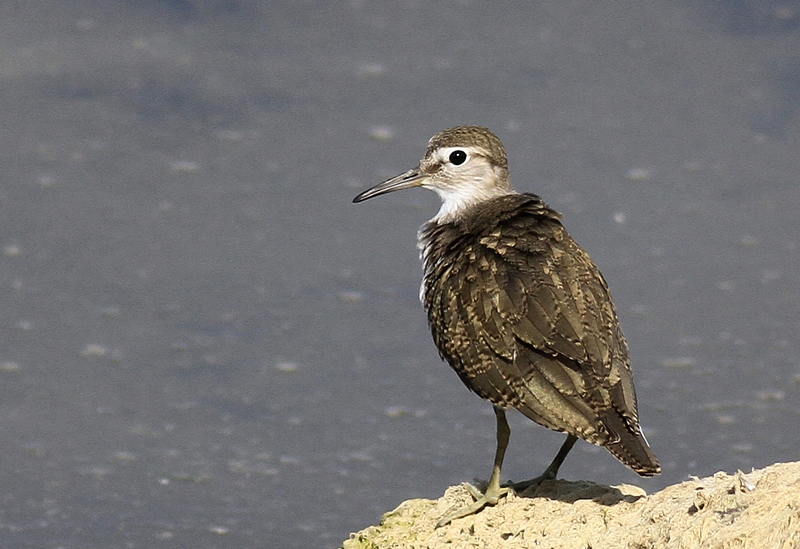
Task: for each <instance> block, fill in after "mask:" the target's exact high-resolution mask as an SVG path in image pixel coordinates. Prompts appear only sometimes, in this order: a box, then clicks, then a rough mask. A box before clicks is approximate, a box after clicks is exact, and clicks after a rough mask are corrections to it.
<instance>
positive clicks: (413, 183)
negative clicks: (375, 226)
mask: <svg viewBox="0 0 800 549" xmlns="http://www.w3.org/2000/svg"><path fill="white" fill-rule="evenodd" d="M424 180H425V175H423V173H422V172H421V171H420V169H419V168H414V169H413V170H408V171H407V172H405V173H401V174H400V175H396V176H394V177H393V178H391V179H387V180H386V181H384V182H383V183H379V184H377V185H375V186H374V187H372V188H371V189H367V190H366V191H364V192H363V193H361V194H360V195H358V196H357V197H355V198H354V199H353V202H363V201H364V200H367V199H370V198H373V197H375V196H378V195H381V194H386V193H392V192H394V191H401V190H403V189H410V188H411V187H419V186H420V185H422V183H423V181H424Z"/></svg>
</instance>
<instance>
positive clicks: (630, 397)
mask: <svg viewBox="0 0 800 549" xmlns="http://www.w3.org/2000/svg"><path fill="white" fill-rule="evenodd" d="M413 187H422V188H425V189H429V190H432V191H434V192H436V193H437V194H438V195H439V197H440V198H441V201H442V205H441V208H440V209H439V211H438V213H437V214H436V215H435V216H434V217H433V218H432V219H431V220H430V221H428V222H427V223H425V224H423V225H422V227H421V228H420V230H419V233H418V247H419V251H420V259H421V261H422V264H423V279H422V285H421V289H420V299H421V301H422V304H423V306H424V309H425V311H426V313H427V317H428V323H429V325H430V329H431V333H432V336H433V340H434V343H435V345H436V347H437V349H438V351H439V355H440V357H441V358H442V360H444V361H446V362H447V363H448V364H449V365H450V366H451V367H452V369H453V370H455V372H456V374H457V375H458V377H459V378H460V379H461V381H462V382H463V383H464V384H465V385H466V386H467V387H468V388H469V389H470V390H471V391H472V392H474V393H476V394H477V395H478V396H480V397H482V398H484V399H486V400H488V401H489V402H491V403H492V406H493V410H494V413H495V419H496V428H497V446H496V450H495V457H494V462H493V466H492V474H491V477H490V479H489V482H488V485H487V487H486V489H485V491H483V492H481V491H480V490H478V489H477V488H475V487H474V486H472V485H467V489H468V490H469V492H470V493H471V495H472V497H473V499H474V502H473V503H472V504H471V505H468V506H465V507H462V508H458V509H455V510H453V511H452V512H450V513H448V514H447V515H445V516H444V517H442V519H441V520H440V521H439V522H438V524H437V525H436V526H437V527H441V526H444V525H446V524H448V523H450V522H452V521H454V520H456V519H460V518H463V517H466V516H469V515H473V514H475V513H477V512H479V511H480V510H482V509H483V508H484V507H486V506H492V505H495V504H497V503H498V501H499V500H500V499H501V498H502V497H503V496H504V495H506V494H507V493H509V492H512V491H514V492H521V491H524V490H527V489H532V488H533V487H536V486H538V485H539V484H540V483H541V482H543V481H544V480H548V479H555V478H556V475H557V473H558V469H559V467H560V466H561V464H562V462H563V461H564V459H565V458H566V456H567V454H568V453H569V451H570V450H571V449H572V447H573V445H574V444H575V442H576V441H577V440H578V439H582V440H585V441H587V442H590V443H593V444H596V445H598V446H603V447H605V448H606V449H608V450H609V452H611V454H612V455H614V456H615V457H616V458H617V459H618V460H619V461H621V462H622V463H623V464H625V465H626V466H628V467H629V468H631V469H633V470H634V471H636V472H637V473H638V474H639V475H642V476H644V477H649V476H653V475H656V474H658V473H660V472H661V467H660V465H659V463H658V460H657V458H656V456H655V454H654V453H653V451H652V450H651V448H650V445H649V444H648V442H647V440H646V439H645V436H644V434H643V433H642V429H641V427H640V424H639V413H638V409H637V401H636V393H635V389H634V385H633V372H632V370H631V361H630V358H629V352H628V344H627V342H626V340H625V337H624V335H623V333H622V329H621V327H620V323H619V320H618V317H617V311H616V308H615V306H614V303H613V301H612V299H611V293H610V291H609V288H608V284H607V283H606V281H605V279H604V278H603V275H602V274H601V273H600V270H599V269H598V268H597V266H596V265H595V264H594V262H593V261H592V259H591V258H590V257H589V255H588V254H587V253H586V252H585V251H584V250H583V249H582V248H581V247H580V246H579V245H578V244H577V243H576V242H575V240H573V238H572V237H571V236H570V235H569V234H568V233H567V231H566V229H565V228H564V226H563V224H562V222H561V219H562V216H561V214H559V213H558V212H557V211H556V210H554V209H552V208H551V207H549V206H548V205H547V204H545V203H544V201H543V200H542V199H541V198H540V197H539V196H538V195H535V194H532V193H518V192H517V191H515V190H514V188H513V187H512V186H511V182H510V179H509V170H508V157H507V154H506V150H505V148H504V147H503V144H502V143H501V141H500V139H499V138H498V137H497V136H496V135H495V134H494V133H493V132H492V131H491V130H489V129H487V128H484V127H481V126H458V127H454V128H450V129H447V130H444V131H442V132H439V133H437V134H436V135H434V136H433V137H432V138H431V139H430V140H429V142H428V147H427V150H426V151H425V156H424V157H423V158H422V160H421V161H420V162H419V165H418V166H417V167H415V168H412V169H411V170H408V171H406V172H404V173H401V174H400V175H397V176H396V177H392V178H391V179H388V180H386V181H384V182H383V183H380V184H378V185H376V186H374V187H372V188H370V189H367V190H366V191H364V192H362V193H360V194H359V195H358V196H356V197H355V198H354V199H353V202H362V201H364V200H367V199H370V198H374V197H376V196H379V195H383V194H386V193H390V192H395V191H399V190H402V189H409V188H413ZM512 408H513V409H516V410H518V411H519V412H521V413H522V414H523V415H524V416H526V417H528V418H530V419H531V420H533V421H535V422H536V423H538V424H540V425H543V426H545V427H548V428H550V429H552V430H555V431H560V432H562V433H566V434H567V438H566V440H565V441H564V443H563V444H562V446H561V448H560V449H559V451H558V453H557V454H556V456H555V458H554V459H553V461H552V462H551V463H550V465H549V466H548V467H547V468H546V469H545V471H544V472H543V473H542V474H541V475H539V476H538V477H535V478H533V479H530V480H528V481H522V482H517V483H512V484H502V483H501V470H502V465H503V459H504V456H505V452H506V448H507V446H508V443H509V439H510V436H511V430H510V428H509V425H508V421H507V419H506V410H507V409H512Z"/></svg>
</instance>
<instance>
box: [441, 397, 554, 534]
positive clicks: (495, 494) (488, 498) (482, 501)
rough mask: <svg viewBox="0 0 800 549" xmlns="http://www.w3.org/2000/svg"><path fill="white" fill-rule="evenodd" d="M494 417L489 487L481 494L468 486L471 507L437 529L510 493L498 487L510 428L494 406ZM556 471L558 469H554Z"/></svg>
mask: <svg viewBox="0 0 800 549" xmlns="http://www.w3.org/2000/svg"><path fill="white" fill-rule="evenodd" d="M494 415H495V416H496V417H497V449H496V450H495V454H494V466H493V467H492V478H491V479H489V486H487V487H486V491H485V492H484V493H482V494H481V493H480V491H479V490H478V489H477V488H475V487H474V486H472V485H470V484H468V485H467V489H468V490H469V492H470V494H472V497H473V498H475V502H474V503H473V504H472V505H468V506H466V507H462V508H461V509H456V510H455V511H453V512H452V513H449V514H447V515H445V516H444V517H443V518H442V519H441V520H440V521H439V522H438V523H437V524H436V527H437V528H439V527H441V526H444V525H445V524H449V523H450V522H452V521H454V520H455V519H459V518H462V517H466V516H468V515H474V514H475V513H477V512H478V511H480V510H481V509H483V508H484V507H486V506H487V505H495V504H496V503H497V502H498V501H499V500H500V498H501V497H503V496H504V495H506V494H507V493H508V492H510V491H511V489H509V488H503V487H502V486H500V469H501V468H502V466H503V458H504V457H505V455H506V448H507V447H508V439H509V438H510V437H511V428H510V427H509V426H508V421H506V413H505V412H504V411H503V409H502V408H500V407H499V406H495V407H494ZM567 451H569V450H567ZM565 455H566V454H565ZM562 460H563V458H562ZM556 469H558V467H556Z"/></svg>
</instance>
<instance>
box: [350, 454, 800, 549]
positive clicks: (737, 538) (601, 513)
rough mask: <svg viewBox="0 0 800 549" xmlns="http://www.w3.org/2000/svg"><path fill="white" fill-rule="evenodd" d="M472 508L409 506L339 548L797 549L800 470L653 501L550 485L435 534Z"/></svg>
mask: <svg viewBox="0 0 800 549" xmlns="http://www.w3.org/2000/svg"><path fill="white" fill-rule="evenodd" d="M469 502H471V497H470V496H469V493H468V492H467V490H466V489H465V488H464V486H454V487H451V488H449V489H448V490H447V491H446V492H445V494H444V496H442V497H441V498H440V499H438V500H436V501H433V500H426V499H415V500H408V501H405V502H403V503H402V504H400V506H399V507H398V508H397V509H395V510H394V511H391V512H389V513H386V514H385V515H384V516H383V519H382V520H381V524H380V525H378V526H371V527H369V528H366V529H365V530H362V531H361V532H358V533H356V534H352V535H351V537H350V539H349V540H347V541H345V542H344V544H343V548H344V549H377V548H380V549H385V548H420V549H422V548H438V547H447V548H450V549H459V548H467V547H469V548H495V547H497V548H500V547H502V548H504V549H514V548H522V547H546V548H549V549H559V548H570V549H575V548H581V549H584V548H591V549H602V548H614V549H620V548H631V549H644V548H648V549H657V548H675V549H692V548H701V547H702V548H703V549H722V548H742V549H744V548H753V549H755V548H770V549H771V548H775V549H795V548H800V462H794V463H779V464H775V465H771V466H769V467H767V468H765V469H760V470H756V471H753V472H751V473H748V474H744V473H742V472H737V473H736V474H732V475H729V474H726V473H721V472H720V473H716V474H715V475H713V476H711V477H707V478H703V479H696V480H695V479H693V480H689V481H686V482H683V483H681V484H677V485H674V486H669V487H667V488H665V489H664V490H661V491H660V492H657V493H655V494H651V495H646V494H645V493H644V491H643V490H642V489H641V488H638V487H636V486H630V485H622V486H603V485H599V484H594V483H590V482H570V481H564V480H559V481H555V482H548V483H545V484H543V485H542V486H540V487H539V488H538V490H536V491H535V492H534V493H533V494H523V495H509V496H507V497H506V498H504V499H502V500H501V501H500V503H498V505H497V506H495V507H489V508H486V509H484V510H483V511H481V512H480V513H478V514H477V515H475V516H472V517H466V518H463V519H459V520H456V521H454V522H453V523H452V524H450V525H447V526H445V527H443V528H439V529H434V526H435V524H436V522H437V521H438V520H439V519H440V518H441V517H442V516H443V515H445V514H446V513H447V512H448V510H450V509H451V508H453V507H455V506H461V505H466V504H467V503H469Z"/></svg>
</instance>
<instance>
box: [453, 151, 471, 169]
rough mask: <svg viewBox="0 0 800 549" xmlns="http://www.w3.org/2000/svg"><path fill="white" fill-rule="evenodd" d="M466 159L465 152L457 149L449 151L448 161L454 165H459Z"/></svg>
mask: <svg viewBox="0 0 800 549" xmlns="http://www.w3.org/2000/svg"><path fill="white" fill-rule="evenodd" d="M466 161H467V153H465V152H464V151H461V150H458V151H453V152H451V153H450V162H451V163H452V164H454V165H456V166H460V165H461V164H463V163H464V162H466Z"/></svg>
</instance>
